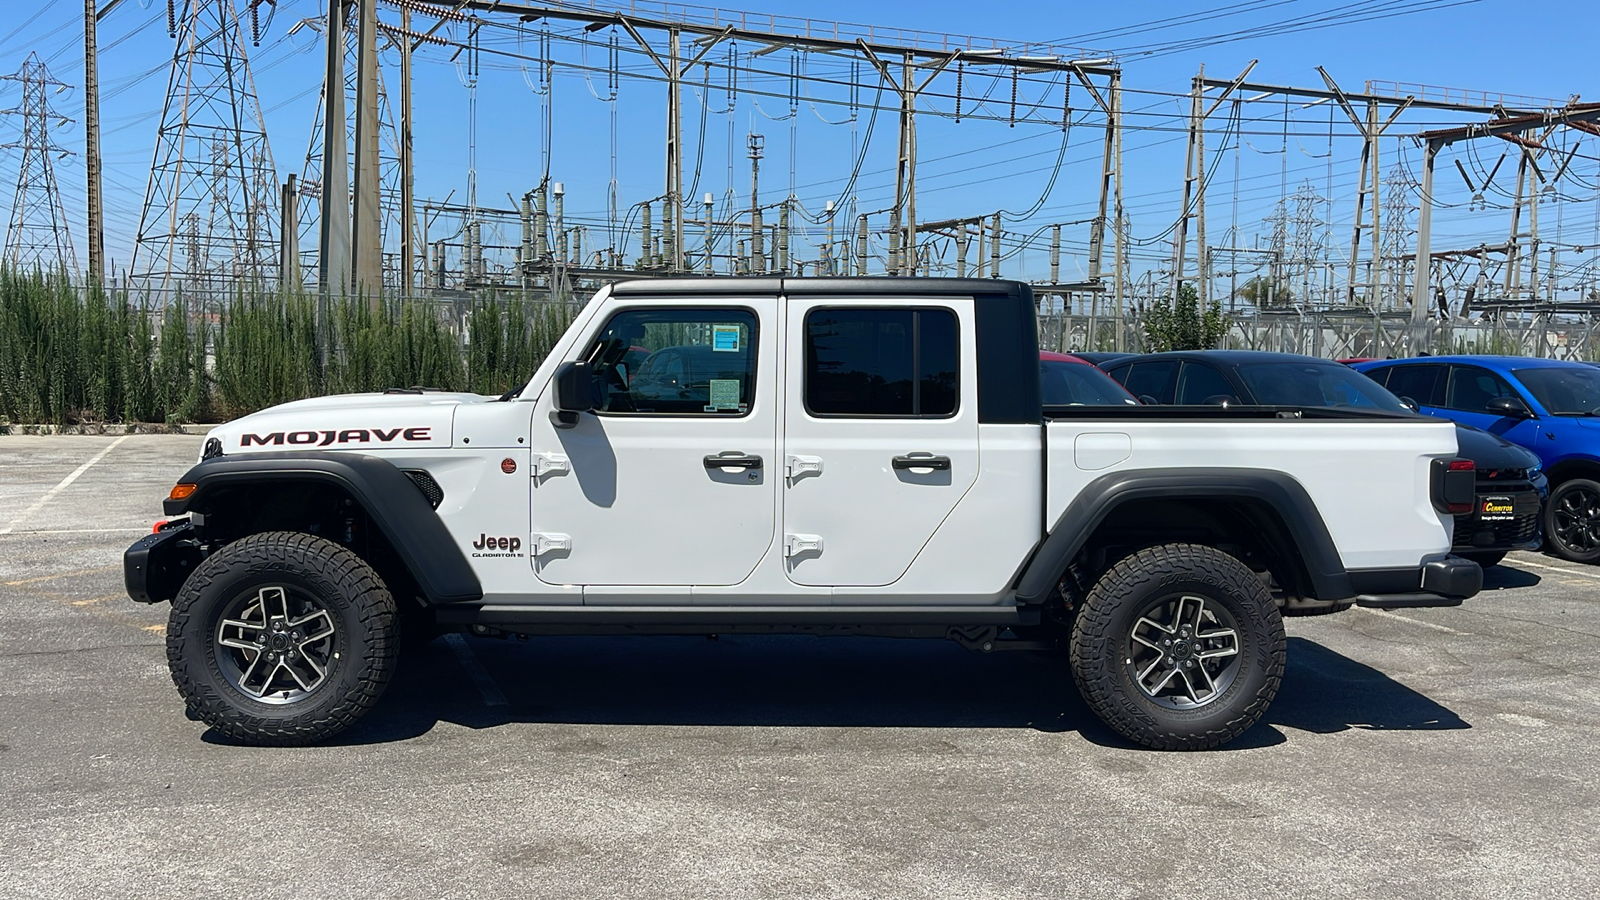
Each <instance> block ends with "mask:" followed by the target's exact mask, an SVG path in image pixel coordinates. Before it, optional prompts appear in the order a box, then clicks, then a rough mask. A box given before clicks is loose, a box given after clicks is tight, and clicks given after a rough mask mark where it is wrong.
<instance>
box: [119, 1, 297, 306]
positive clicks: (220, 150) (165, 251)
mask: <svg viewBox="0 0 1600 900" xmlns="http://www.w3.org/2000/svg"><path fill="white" fill-rule="evenodd" d="M243 2H244V3H245V4H246V9H253V8H254V7H255V6H257V5H258V4H259V3H260V2H261V0H243ZM176 37H177V41H178V43H177V50H176V52H175V53H174V54H173V57H172V75H171V78H170V80H169V83H168V84H169V87H168V89H167V102H166V108H165V109H164V110H163V111H162V113H161V127H160V130H159V131H158V132H157V135H156V150H155V159H154V161H153V163H152V164H151V167H150V182H149V186H148V187H147V188H146V189H145V199H144V210H143V212H142V213H141V215H140V216H139V233H138V237H137V240H136V242H135V244H134V250H133V264H132V267H131V270H130V272H129V280H130V281H131V282H132V283H133V284H134V286H135V287H137V288H143V289H146V290H150V291H157V292H160V294H161V298H160V302H163V303H164V302H165V300H166V296H167V293H168V292H169V291H171V290H174V289H180V288H181V289H183V290H184V291H185V292H186V293H188V294H190V295H201V296H202V298H204V297H206V296H210V297H225V296H226V295H227V294H228V293H229V292H230V291H231V289H232V287H233V286H234V285H235V284H236V283H237V282H239V281H241V280H244V281H257V282H267V281H269V280H270V279H272V278H273V277H275V275H276V273H277V256H278V249H279V248H278V240H277V230H278V228H277V224H278V223H277V219H278V206H279V194H278V187H277V173H276V170H275V168H274V166H273V164H272V151H271V149H270V147H269V146H268V144H267V130H266V125H265V124H264V123H263V121H262V118H261V104H260V101H258V100H257V98H256V88H255V80H254V78H252V76H251V74H250V63H249V61H248V60H247V59H246V57H245V49H244V38H243V35H242V34H241V28H240V23H239V11H238V7H237V5H236V0H184V2H183V4H182V14H181V15H180V16H179V17H178V18H177V30H176Z"/></svg>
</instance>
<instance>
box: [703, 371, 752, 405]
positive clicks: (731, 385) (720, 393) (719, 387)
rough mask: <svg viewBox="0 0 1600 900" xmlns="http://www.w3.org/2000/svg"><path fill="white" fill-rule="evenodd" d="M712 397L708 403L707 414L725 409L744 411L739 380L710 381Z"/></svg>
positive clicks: (714, 379) (715, 379) (722, 379)
mask: <svg viewBox="0 0 1600 900" xmlns="http://www.w3.org/2000/svg"><path fill="white" fill-rule="evenodd" d="M710 385H711V396H710V397H709V398H707V401H706V412H717V411H718V410H724V409H737V410H743V409H744V404H742V403H740V402H739V394H740V393H741V391H740V390H739V379H737V378H713V379H711V381H710Z"/></svg>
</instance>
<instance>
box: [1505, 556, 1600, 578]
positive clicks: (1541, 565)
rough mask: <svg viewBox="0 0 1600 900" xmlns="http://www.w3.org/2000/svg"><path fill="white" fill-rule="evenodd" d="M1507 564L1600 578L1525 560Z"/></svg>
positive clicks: (1588, 573)
mask: <svg viewBox="0 0 1600 900" xmlns="http://www.w3.org/2000/svg"><path fill="white" fill-rule="evenodd" d="M1509 562H1510V563H1511V564H1512V565H1513V566H1533V567H1534V568H1535V569H1549V570H1550V571H1552V572H1562V573H1565V574H1567V575H1581V576H1583V577H1584V578H1600V574H1596V573H1594V572H1581V571H1579V570H1577V569H1563V568H1561V567H1560V566H1547V565H1545V564H1544V563H1536V562H1528V561H1527V560H1525V559H1513V560H1510V561H1509Z"/></svg>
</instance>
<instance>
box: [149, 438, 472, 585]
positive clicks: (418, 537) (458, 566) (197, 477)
mask: <svg viewBox="0 0 1600 900" xmlns="http://www.w3.org/2000/svg"><path fill="white" fill-rule="evenodd" d="M290 482H299V483H306V482H310V483H312V484H326V485H332V486H336V487H338V488H339V489H341V490H343V491H344V492H345V493H347V494H349V495H350V497H351V498H352V499H353V500H355V502H356V503H358V504H360V505H361V508H362V509H363V510H365V511H366V513H367V515H368V516H369V517H370V518H371V519H372V522H373V524H375V525H376V526H377V527H378V530H379V531H381V532H382V533H383V536H384V537H385V538H387V539H388V540H389V543H390V544H391V545H392V546H393V547H394V549H395V551H396V552H397V553H398V554H399V556H400V558H401V560H402V561H403V562H404V563H405V566H406V569H407V571H409V572H410V573H411V577H413V578H415V579H416V581H417V586H418V587H419V588H420V589H421V590H422V594H423V596H424V597H425V598H426V599H427V601H428V602H429V603H430V604H437V603H463V602H473V601H476V600H481V599H483V585H482V584H481V583H480V582H479V581H478V575H477V573H476V572H474V571H472V566H471V565H470V564H468V562H467V558H466V556H465V555H464V554H463V553H462V552H461V549H460V548H459V547H457V546H456V542H455V538H454V537H452V536H451V534H450V530H449V529H447V528H445V526H444V522H443V521H441V520H440V519H439V514H438V513H437V512H435V511H434V509H433V507H432V506H430V505H428V501H427V499H426V498H424V497H423V495H422V492H421V491H419V490H417V487H416V485H415V484H413V483H412V481H411V479H410V478H408V477H406V475H405V473H404V472H401V471H400V469H399V468H397V467H396V466H395V465H394V464H393V463H391V462H390V461H389V460H387V459H382V458H380V457H377V456H368V455H366V454H361V453H350V452H338V453H333V452H328V451H318V450H305V451H298V452H290V453H240V454H235V455H233V456H219V457H215V458H213V459H208V460H204V461H202V462H200V463H199V464H197V465H195V466H194V467H192V468H190V469H189V471H188V472H185V473H184V475H183V477H182V478H180V479H179V483H180V484H192V485H195V489H194V492H193V493H191V494H190V495H189V496H188V497H186V498H184V499H182V500H172V499H168V500H167V501H165V502H164V504H163V509H164V511H165V512H166V514H167V515H168V516H180V515H183V514H185V513H190V512H194V511H197V510H200V509H203V508H204V506H205V502H206V499H207V498H208V497H210V496H212V495H214V494H215V493H216V492H217V491H219V490H221V489H224V488H229V487H235V486H246V485H252V484H264V483H265V484H271V483H279V484H286V483H290Z"/></svg>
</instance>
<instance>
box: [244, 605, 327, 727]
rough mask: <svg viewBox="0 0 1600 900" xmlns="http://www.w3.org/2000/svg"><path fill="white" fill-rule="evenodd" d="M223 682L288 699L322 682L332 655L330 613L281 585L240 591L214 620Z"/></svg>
mask: <svg viewBox="0 0 1600 900" xmlns="http://www.w3.org/2000/svg"><path fill="white" fill-rule="evenodd" d="M217 646H218V648H219V651H220V652H219V654H218V661H219V662H220V663H221V669H222V674H223V676H224V677H225V678H227V680H228V683H229V684H231V685H232V686H233V687H235V688H237V689H238V690H239V691H240V692H242V693H244V694H246V695H247V696H249V697H251V698H252V699H255V700H259V701H261V702H263V703H274V704H282V703H294V702H296V701H298V700H301V699H304V698H305V697H306V696H308V695H309V694H311V692H313V691H315V690H316V689H317V688H318V687H320V686H321V685H322V683H323V682H325V681H327V679H328V673H329V671H330V670H331V669H332V668H333V665H334V663H335V661H336V660H337V659H338V652H337V647H338V628H337V626H335V624H334V617H333V613H332V612H331V611H329V609H328V608H327V607H326V606H324V605H323V604H322V602H321V601H319V600H318V599H317V598H315V597H312V596H311V595H309V594H307V593H305V592H303V591H299V590H295V589H292V588H289V587H285V586H283V585H268V586H264V587H261V588H258V589H256V590H255V591H254V592H253V593H252V592H247V593H245V594H242V595H240V596H239V597H238V598H237V599H236V600H235V601H234V602H233V603H232V604H231V608H230V609H229V610H228V612H227V613H226V614H224V615H223V617H222V619H221V621H220V622H219V623H218V625H217Z"/></svg>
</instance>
